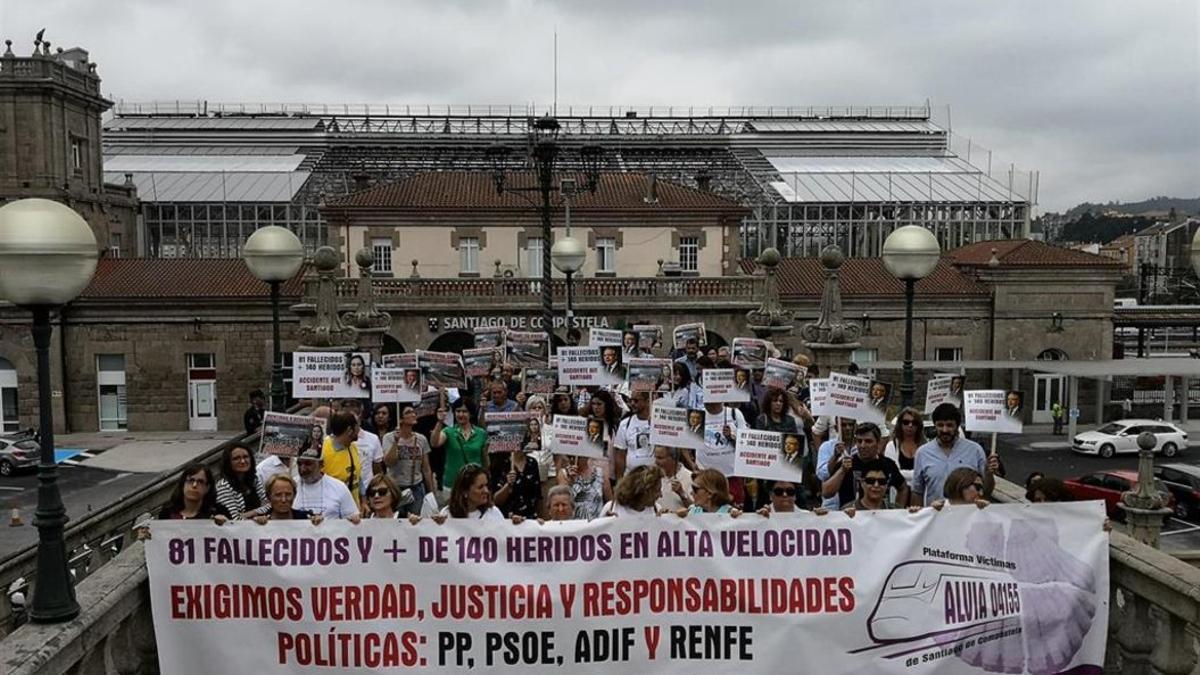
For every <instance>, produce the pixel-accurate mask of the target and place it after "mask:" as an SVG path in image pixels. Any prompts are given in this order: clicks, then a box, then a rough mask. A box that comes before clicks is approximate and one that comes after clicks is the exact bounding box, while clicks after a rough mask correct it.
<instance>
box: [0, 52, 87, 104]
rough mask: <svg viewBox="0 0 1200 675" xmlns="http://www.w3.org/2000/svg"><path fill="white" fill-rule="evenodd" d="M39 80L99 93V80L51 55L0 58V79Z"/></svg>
mask: <svg viewBox="0 0 1200 675" xmlns="http://www.w3.org/2000/svg"><path fill="white" fill-rule="evenodd" d="M2 80H41V81H45V82H54V83H58V84H62V85H65V86H68V87H70V88H72V89H77V90H82V91H87V92H90V93H93V94H96V95H97V96H99V95H100V80H99V79H97V78H96V76H95V75H92V74H89V73H81V72H79V71H78V70H76V69H74V68H72V67H71V66H69V65H67V64H66V63H63V62H62V61H59V60H58V59H57V58H55V57H53V56H6V57H4V58H0V81H2Z"/></svg>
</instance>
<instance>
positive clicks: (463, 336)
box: [426, 330, 475, 354]
mask: <svg viewBox="0 0 1200 675" xmlns="http://www.w3.org/2000/svg"><path fill="white" fill-rule="evenodd" d="M474 347H475V336H474V335H473V334H471V333H468V332H466V331H461V330H453V331H450V332H449V333H442V334H441V335H439V336H437V337H436V338H434V340H433V342H430V343H429V346H428V347H426V349H428V350H429V351H431V352H455V353H457V354H461V353H463V350H464V349H473V348H474Z"/></svg>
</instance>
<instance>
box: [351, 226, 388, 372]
mask: <svg viewBox="0 0 1200 675" xmlns="http://www.w3.org/2000/svg"><path fill="white" fill-rule="evenodd" d="M354 262H356V263H357V264H358V307H356V308H355V310H354V311H353V312H347V313H346V314H345V316H343V317H342V318H343V320H345V322H346V323H348V324H350V325H351V326H353V327H354V329H355V330H356V331H357V332H358V340H357V345H358V348H359V349H362V350H366V351H369V352H371V362H372V363H378V362H379V360H380V358H381V357H382V352H383V335H384V333H386V332H388V330H389V329H391V327H392V316H391V315H390V314H388V313H387V312H381V311H379V310H378V309H377V308H376V307H375V283H374V281H375V280H374V277H373V276H372V275H371V268H373V267H374V266H375V256H374V255H373V254H372V253H371V250H370V249H369V248H360V249H359V250H358V253H356V254H355V255H354Z"/></svg>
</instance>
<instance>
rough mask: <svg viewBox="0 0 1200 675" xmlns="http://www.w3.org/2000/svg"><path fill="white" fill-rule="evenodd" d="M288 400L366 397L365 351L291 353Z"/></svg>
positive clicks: (367, 359) (368, 389)
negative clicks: (290, 378) (291, 370)
mask: <svg viewBox="0 0 1200 675" xmlns="http://www.w3.org/2000/svg"><path fill="white" fill-rule="evenodd" d="M292 363H293V364H294V367H293V373H292V398H326V399H328V398H369V397H370V396H371V376H370V366H371V355H370V354H369V353H368V352H350V353H341V352H293V353H292Z"/></svg>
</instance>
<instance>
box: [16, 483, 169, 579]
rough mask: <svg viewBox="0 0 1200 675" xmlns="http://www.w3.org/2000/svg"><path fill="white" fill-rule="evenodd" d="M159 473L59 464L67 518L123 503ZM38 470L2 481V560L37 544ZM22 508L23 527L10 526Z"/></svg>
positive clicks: (60, 488) (61, 490)
mask: <svg viewBox="0 0 1200 675" xmlns="http://www.w3.org/2000/svg"><path fill="white" fill-rule="evenodd" d="M156 475H157V474H154V473H129V472H118V471H111V470H108V469H99V468H92V467H89V466H87V464H86V463H83V464H80V465H78V466H70V465H65V464H60V465H59V467H58V487H59V491H60V493H61V494H62V498H63V504H64V506H65V507H66V509H67V517H68V518H78V517H80V516H82V515H85V514H87V513H88V512H89V511H92V510H94V509H99V508H102V507H105V506H108V505H109V504H112V503H113V502H116V501H118V500H120V499H121V498H122V497H124V496H125V495H128V494H130V493H132V492H134V491H136V490H138V489H140V488H141V487H143V486H145V485H147V484H149V483H150V482H152V481H153V480H154V479H155V477H156ZM37 486H38V480H37V471H23V472H21V473H19V474H17V475H15V476H10V477H8V478H0V507H2V508H3V511H0V518H2V520H0V558H2V557H4V556H7V555H9V554H10V553H13V552H15V551H18V550H20V549H23V548H25V547H27V546H30V545H32V544H35V543H37V528H35V527H33V512H34V509H35V508H36V507H37V493H38V490H37ZM14 508H16V509H19V511H20V514H21V520H22V521H23V522H24V525H22V526H20V527H10V526H8V522H9V519H10V517H11V515H12V510H13V509H14Z"/></svg>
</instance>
